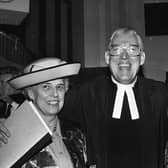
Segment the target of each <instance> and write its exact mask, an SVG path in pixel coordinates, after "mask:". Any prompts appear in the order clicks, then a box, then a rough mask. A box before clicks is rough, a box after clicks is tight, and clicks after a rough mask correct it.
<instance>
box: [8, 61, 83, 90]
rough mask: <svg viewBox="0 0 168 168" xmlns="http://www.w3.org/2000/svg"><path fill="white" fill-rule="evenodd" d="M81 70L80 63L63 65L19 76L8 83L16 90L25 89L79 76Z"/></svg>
mask: <svg viewBox="0 0 168 168" xmlns="http://www.w3.org/2000/svg"><path fill="white" fill-rule="evenodd" d="M79 70H80V64H79V63H72V64H62V65H59V66H53V67H49V68H45V69H41V70H38V71H33V72H30V73H26V74H22V75H19V76H17V77H15V78H12V79H11V80H9V81H8V83H9V84H10V85H11V86H12V87H13V88H15V89H24V88H27V87H30V86H33V85H37V84H40V83H43V82H46V81H51V80H55V79H59V78H65V77H70V76H72V75H77V74H78V73H79Z"/></svg>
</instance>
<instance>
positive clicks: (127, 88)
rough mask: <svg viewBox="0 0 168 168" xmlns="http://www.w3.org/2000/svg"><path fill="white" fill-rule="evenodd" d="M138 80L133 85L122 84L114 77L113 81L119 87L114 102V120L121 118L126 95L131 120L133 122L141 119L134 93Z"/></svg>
mask: <svg viewBox="0 0 168 168" xmlns="http://www.w3.org/2000/svg"><path fill="white" fill-rule="evenodd" d="M136 80H137V78H136V79H135V80H134V81H133V82H132V83H131V84H121V83H119V82H117V81H116V80H115V79H114V78H113V77H112V81H113V82H114V83H115V84H116V85H117V92H116V97H115V102H114V108H113V114H112V118H116V119H120V118H121V112H122V106H123V100H124V94H125V93H126V95H127V98H128V104H129V109H130V114H131V119H132V120H135V119H139V112H138V108H137V104H136V100H135V95H134V91H133V89H132V88H133V87H134V85H135V82H136Z"/></svg>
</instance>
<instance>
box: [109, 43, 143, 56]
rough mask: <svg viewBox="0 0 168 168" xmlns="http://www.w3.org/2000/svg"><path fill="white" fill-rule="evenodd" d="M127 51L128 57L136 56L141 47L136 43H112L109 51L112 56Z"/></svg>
mask: <svg viewBox="0 0 168 168" xmlns="http://www.w3.org/2000/svg"><path fill="white" fill-rule="evenodd" d="M124 51H126V52H127V54H128V57H137V56H139V55H140V53H141V48H140V47H139V46H138V45H133V44H132V45H130V44H122V45H112V46H111V48H110V51H109V54H110V56H112V57H121V54H122V53H124Z"/></svg>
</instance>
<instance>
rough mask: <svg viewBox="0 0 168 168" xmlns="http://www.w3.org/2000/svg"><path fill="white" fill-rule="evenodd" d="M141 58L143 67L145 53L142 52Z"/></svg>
mask: <svg viewBox="0 0 168 168" xmlns="http://www.w3.org/2000/svg"><path fill="white" fill-rule="evenodd" d="M140 57H141V58H140V65H143V64H144V63H145V52H141V56H140Z"/></svg>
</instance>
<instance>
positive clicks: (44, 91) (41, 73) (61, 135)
mask: <svg viewBox="0 0 168 168" xmlns="http://www.w3.org/2000/svg"><path fill="white" fill-rule="evenodd" d="M79 69H80V64H78V63H73V64H67V63H66V62H65V61H62V60H60V59H58V58H43V59H40V60H37V61H35V62H33V63H31V64H30V65H28V66H27V67H26V68H25V69H24V73H23V74H21V75H19V76H17V77H15V78H13V79H11V80H10V81H9V84H10V85H11V86H12V87H14V88H15V89H17V90H18V89H19V90H21V89H24V93H25V95H26V96H27V98H28V99H29V100H31V101H32V102H33V103H34V105H35V106H36V107H37V109H38V111H39V113H40V115H41V116H42V118H43V120H44V121H45V122H46V124H47V125H48V127H49V128H50V130H51V131H52V133H53V136H52V143H51V144H49V145H48V146H45V147H44V148H43V149H42V150H41V151H40V152H39V153H38V154H36V155H34V156H33V157H32V158H31V159H30V160H29V161H27V162H26V163H25V164H24V165H23V166H22V168H39V167H40V168H43V167H52V168H84V167H85V163H86V155H85V152H86V147H85V138H84V135H83V134H82V132H81V131H80V130H79V129H78V128H76V127H74V126H73V125H72V124H70V123H68V122H67V121H66V122H64V121H60V119H59V118H58V115H57V114H58V113H59V112H60V111H61V109H62V108H63V105H64V97H65V93H66V92H67V90H68V86H69V84H68V79H67V77H69V76H72V75H76V74H78V72H79ZM1 135H2V133H1Z"/></svg>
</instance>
